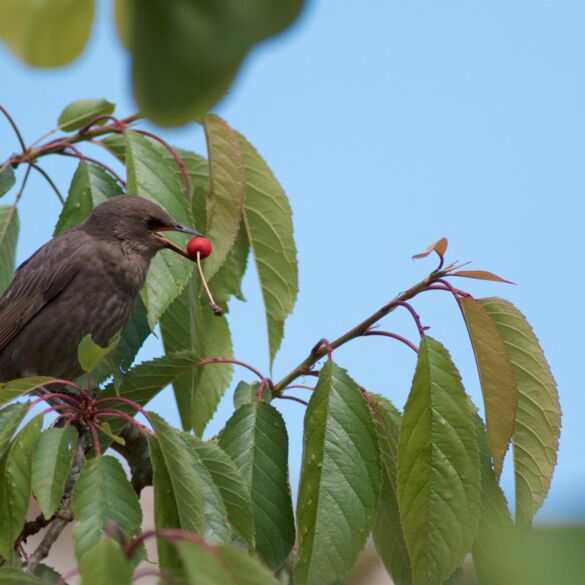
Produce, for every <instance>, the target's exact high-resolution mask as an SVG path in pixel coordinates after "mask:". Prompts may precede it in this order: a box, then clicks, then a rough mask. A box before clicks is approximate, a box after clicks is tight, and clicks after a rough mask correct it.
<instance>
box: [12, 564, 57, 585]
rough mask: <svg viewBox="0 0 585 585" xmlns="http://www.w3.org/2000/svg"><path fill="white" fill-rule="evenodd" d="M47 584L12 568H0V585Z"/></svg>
mask: <svg viewBox="0 0 585 585" xmlns="http://www.w3.org/2000/svg"><path fill="white" fill-rule="evenodd" d="M46 584H47V582H46V581H43V580H41V579H39V578H38V577H35V576H34V575H31V574H30V573H25V572H24V571H20V570H18V569H14V568H12V567H0V585H46Z"/></svg>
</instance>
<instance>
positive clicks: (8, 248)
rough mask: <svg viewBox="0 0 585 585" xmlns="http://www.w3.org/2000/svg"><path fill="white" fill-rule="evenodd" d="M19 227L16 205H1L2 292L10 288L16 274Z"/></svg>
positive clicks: (0, 272) (0, 285)
mask: <svg viewBox="0 0 585 585" xmlns="http://www.w3.org/2000/svg"><path fill="white" fill-rule="evenodd" d="M18 228H19V221H18V211H17V209H16V206H15V205H0V294H2V293H3V292H4V291H5V290H6V289H7V288H8V285H9V284H10V281H11V280H12V275H13V274H14V262H15V258H16V241H17V240H18Z"/></svg>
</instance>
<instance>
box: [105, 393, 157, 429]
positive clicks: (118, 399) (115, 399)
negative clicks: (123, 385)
mask: <svg viewBox="0 0 585 585" xmlns="http://www.w3.org/2000/svg"><path fill="white" fill-rule="evenodd" d="M108 402H121V403H122V404H126V405H127V406H130V407H131V408H134V409H136V411H137V412H139V413H140V414H141V415H142V416H144V418H145V419H146V420H147V421H148V424H149V425H150V426H151V427H152V428H153V429H154V425H153V424H152V421H151V420H150V417H149V416H148V413H147V412H146V410H144V409H143V408H142V406H140V404H138V402H134V400H130V399H129V398H122V396H112V397H107V398H100V399H99V400H96V403H95V404H96V406H99V405H100V404H105V403H108Z"/></svg>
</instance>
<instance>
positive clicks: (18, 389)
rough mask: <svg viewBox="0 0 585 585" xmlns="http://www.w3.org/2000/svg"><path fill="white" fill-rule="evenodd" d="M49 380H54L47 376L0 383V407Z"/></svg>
mask: <svg viewBox="0 0 585 585" xmlns="http://www.w3.org/2000/svg"><path fill="white" fill-rule="evenodd" d="M51 380H54V378H51V377H49V376H33V377H31V378H18V379H17V380H11V381H10V382H2V383H0V406H2V405H3V404H6V403H7V402H10V401H11V400H14V399H15V398H18V397H19V396H22V395H23V394H26V393H27V392H30V391H31V390H32V389H33V388H36V387H37V386H38V385H39V384H44V383H46V382H50V381H51ZM0 458H1V457H0Z"/></svg>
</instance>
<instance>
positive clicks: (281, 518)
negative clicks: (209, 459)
mask: <svg viewBox="0 0 585 585" xmlns="http://www.w3.org/2000/svg"><path fill="white" fill-rule="evenodd" d="M219 446H220V447H221V448H222V449H223V450H224V451H225V452H226V453H227V454H228V455H229V456H230V457H231V458H232V460H233V461H234V463H235V464H236V467H237V468H238V469H239V471H240V473H241V475H242V477H243V478H244V481H245V482H246V485H247V487H248V489H249V490H250V494H251V496H252V505H253V508H254V522H255V527H256V551H257V552H258V554H259V555H260V557H261V558H262V559H263V560H264V562H265V563H266V564H267V565H268V566H269V567H270V568H271V569H273V570H276V569H278V568H279V567H280V566H281V565H282V563H283V562H284V561H285V560H286V558H287V557H288V555H289V553H290V551H291V549H292V547H293V544H294V542H295V527H294V517H293V510H292V501H291V496H290V487H289V482H288V437H287V434H286V428H285V426H284V421H283V419H282V416H281V415H280V413H279V412H278V411H277V410H276V409H275V408H274V407H273V406H271V405H269V404H266V403H264V402H256V401H254V402H253V403H250V404H245V405H244V406H242V407H241V408H238V410H236V411H235V412H234V414H233V415H232V417H231V418H230V419H229V420H228V422H227V423H226V426H225V428H224V429H223V431H222V432H221V434H220V437H219Z"/></svg>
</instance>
